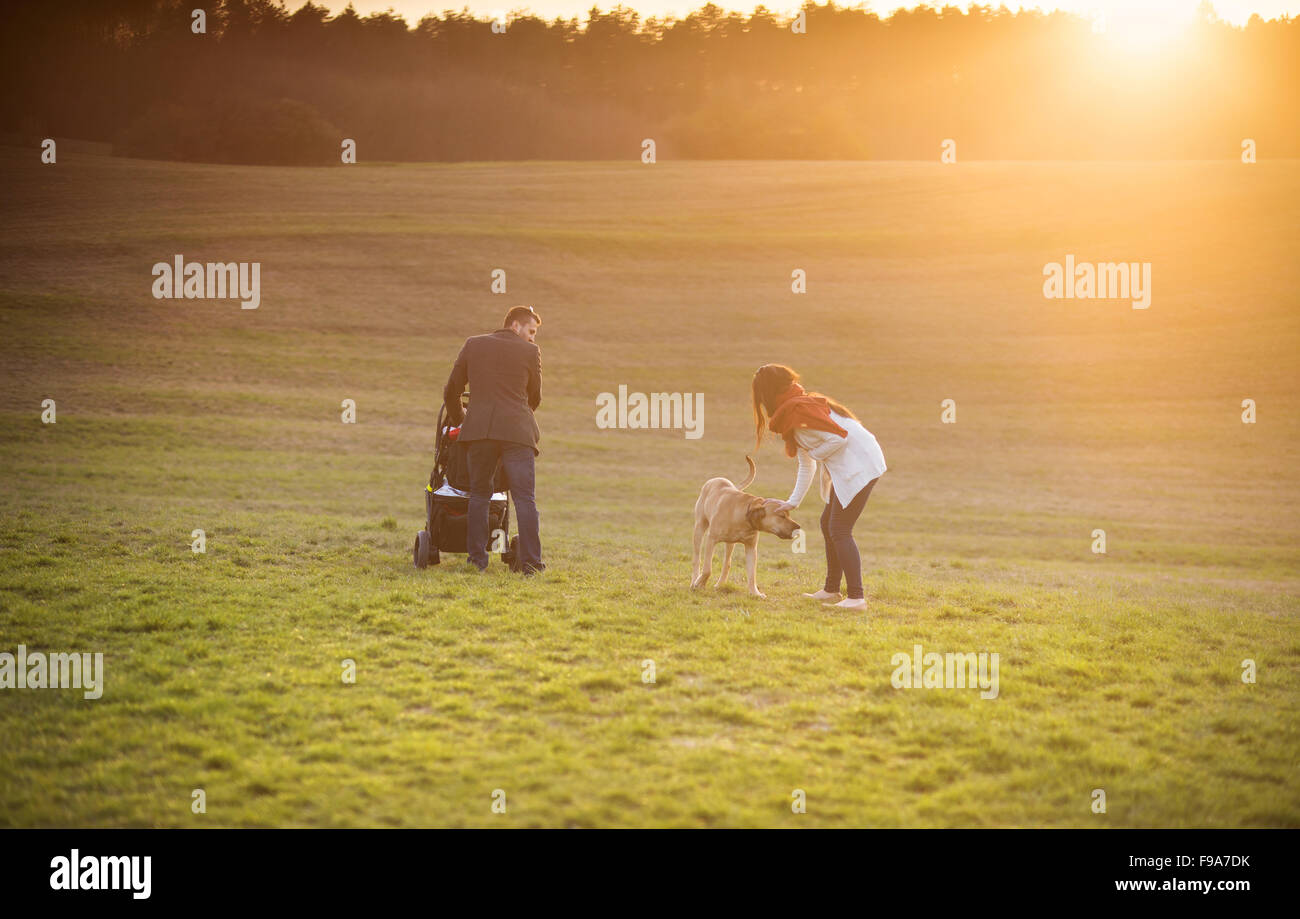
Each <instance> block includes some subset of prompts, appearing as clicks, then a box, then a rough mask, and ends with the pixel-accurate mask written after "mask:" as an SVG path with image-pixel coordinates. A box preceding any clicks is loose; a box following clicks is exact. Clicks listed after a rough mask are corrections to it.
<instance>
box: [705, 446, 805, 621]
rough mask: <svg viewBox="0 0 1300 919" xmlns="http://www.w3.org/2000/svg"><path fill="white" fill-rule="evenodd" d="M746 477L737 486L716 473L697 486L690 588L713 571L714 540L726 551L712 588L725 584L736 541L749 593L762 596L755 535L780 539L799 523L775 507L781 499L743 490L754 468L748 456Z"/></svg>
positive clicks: (707, 577)
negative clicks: (742, 556) (742, 549)
mask: <svg viewBox="0 0 1300 919" xmlns="http://www.w3.org/2000/svg"><path fill="white" fill-rule="evenodd" d="M745 462H747V463H749V478H747V479H745V481H744V482H741V483H740V487H739V488H737V487H736V486H735V485H733V484H732V482H731V480H730V479H724V478H722V477H721V476H719V477H718V478H716V479H709V480H708V481H707V482H705V483H704V486H703V487H702V488H701V489H700V497H699V498H698V499H697V500H696V502H695V558H694V559H693V560H692V561H691V589H692V590H696V589H698V588H700V587H703V586H704V585H705V584H707V583H708V581H709V577H710V575H712V574H713V549H714V547H715V546H717V544H718V543H725V544H726V550H725V551H724V553H723V556H722V575H721V576H720V577H719V578H718V583H717V584H715V585H714V586H715V587H721V586H722V585H723V584H724V583H726V580H727V575H728V574H729V573H730V572H731V550H732V549H734V548H735V546H736V543H743V544H744V546H745V569H746V570H747V571H748V572H749V592H750V593H751V594H753V595H754V596H756V597H763V598H766V596H767V595H766V594H764V593H763V592H762V591H761V590H759V589H758V534H759V533H771V534H772V535H773V536H779V537H780V538H781V539H790V538H792V537H793V536H794V531H795V530H798V529H800V526H799V524H797V523H795V522H794V521H793V520H791V519H790V512H789V511H787V510H776V509H775V508H776V506H777V505H779V504H783V503H784V502H782V501H779V500H777V499H776V498H760V497H758V496H757V495H750V494H746V493H745V489H746V488H747V487H748V486H749V483H750V482H753V481H754V476H755V475H757V473H758V470H757V468H756V467H755V466H754V461H753V460H752V459H750V458H749V457H748V456H746V457H745ZM701 545H703V547H704V552H703V562H704V564H703V567H702V568H701V565H700V559H701V553H700V547H701Z"/></svg>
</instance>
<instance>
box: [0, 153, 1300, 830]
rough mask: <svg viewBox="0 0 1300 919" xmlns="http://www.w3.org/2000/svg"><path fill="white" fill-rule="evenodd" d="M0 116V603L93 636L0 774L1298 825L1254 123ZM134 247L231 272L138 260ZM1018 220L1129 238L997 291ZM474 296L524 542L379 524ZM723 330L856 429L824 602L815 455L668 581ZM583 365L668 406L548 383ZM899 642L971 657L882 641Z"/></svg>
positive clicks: (65, 633) (416, 474)
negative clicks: (996, 136)
mask: <svg viewBox="0 0 1300 919" xmlns="http://www.w3.org/2000/svg"><path fill="white" fill-rule="evenodd" d="M0 167H2V168H4V169H5V170H6V172H7V173H8V174H9V175H10V176H11V177H12V179H13V182H12V185H13V187H12V191H11V193H10V194H8V195H6V196H5V197H4V198H3V200H0V215H2V216H3V218H4V219H3V222H2V224H0V264H3V266H4V269H3V272H2V273H0V324H2V326H3V328H4V329H5V332H4V336H3V339H0V465H2V466H3V469H4V473H3V479H2V482H3V485H2V486H0V651H10V652H12V651H14V650H15V649H16V646H17V645H18V644H20V643H22V644H25V645H26V646H27V647H28V648H29V649H33V650H49V651H74V650H75V651H100V652H103V654H104V655H105V666H106V686H105V691H104V695H103V698H101V699H99V700H95V701H90V700H85V699H83V698H82V697H81V694H80V693H79V692H73V691H66V692H63V691H34V690H33V691H22V690H17V689H11V690H0V736H3V737H4V738H5V740H4V743H3V744H0V824H3V825H15V826H83V825H90V826H236V825H257V826H280V825H329V826H340V825H347V826H372V825H378V826H605V825H617V826H646V825H654V826H954V825H955V826H1040V825H1049V826H1096V827H1107V826H1296V825H1300V784H1298V783H1297V782H1296V781H1295V777H1296V768H1297V758H1298V756H1300V728H1297V719H1296V717H1295V715H1296V710H1297V700H1298V696H1300V634H1298V633H1297V629H1296V623H1297V613H1298V612H1300V602H1298V601H1297V593H1298V591H1297V588H1298V587H1300V540H1298V539H1297V537H1298V536H1300V513H1298V510H1300V488H1298V486H1300V411H1298V410H1297V409H1298V408H1300V406H1298V404H1297V402H1298V400H1297V396H1298V395H1300V393H1298V392H1297V385H1296V384H1297V373H1296V371H1297V361H1296V354H1297V347H1298V346H1300V315H1298V314H1297V310H1296V302H1295V295H1294V291H1295V290H1296V289H1297V287H1298V286H1300V267H1297V266H1298V263H1297V260H1296V259H1295V253H1296V251H1297V248H1298V247H1297V244H1298V243H1300V229H1297V225H1296V223H1295V221H1294V213H1295V206H1296V203H1297V201H1300V164H1298V163H1296V162H1282V163H1277V162H1274V163H1269V162H1264V163H1260V164H1258V166H1256V167H1243V166H1241V165H1240V164H1236V163H1229V162H1225V163H1131V164H1126V163H1060V164H1045V163H1022V164H990V163H973V164H961V165H959V166H957V167H941V166H939V165H938V164H935V165H929V164H904V163H819V164H808V163H797V164H792V163H730V164H718V163H697V164H673V163H665V164H660V165H657V166H655V167H644V166H641V165H640V164H636V163H633V164H615V163H599V164H578V163H519V164H464V165H440V166H418V165H411V166H386V167H384V168H368V167H365V166H360V167H356V168H351V167H348V168H339V169H317V170H306V169H304V170H293V169H260V168H237V167H221V166H203V165H178V164H160V163H146V162H138V161H129V160H114V159H108V158H102V157H94V156H75V155H66V156H64V157H61V159H60V162H59V164H58V165H57V166H55V167H42V166H40V165H39V163H38V162H37V158H36V157H35V156H33V155H31V151H27V150H14V149H12V148H4V149H0ZM177 252H181V253H183V254H184V255H185V256H186V257H187V258H191V259H205V260H206V259H217V258H220V259H221V260H223V261H224V260H256V261H260V262H261V263H262V278H263V290H262V306H261V308H260V309H258V310H256V311H241V310H240V309H239V307H238V305H237V304H236V303H233V302H231V301H226V302H214V301H156V300H153V299H152V298H151V297H150V296H149V286H150V283H151V281H152V279H151V277H150V274H149V269H150V266H151V265H152V264H153V263H154V262H156V261H164V260H170V258H171V256H172V255H174V254H175V253H177ZM1066 252H1072V253H1074V254H1076V256H1077V257H1078V258H1079V259H1081V260H1084V259H1086V260H1093V261H1096V260H1109V259H1128V260H1150V261H1152V262H1153V265H1154V268H1153V276H1154V298H1153V303H1152V307H1151V309H1150V310H1148V311H1145V312H1139V311H1134V310H1131V309H1130V308H1129V306H1128V304H1127V303H1126V302H1125V303H1118V302H1107V301H1092V302H1089V301H1067V302H1064V303H1063V302H1060V301H1046V300H1044V299H1043V298H1042V296H1041V278H1042V275H1041V268H1042V265H1043V264H1044V263H1045V262H1047V261H1052V260H1058V259H1062V258H1063V257H1064V255H1065V253H1066ZM497 267H504V268H506V269H507V271H508V272H509V285H510V292H509V294H508V295H506V296H504V297H502V296H495V295H492V294H491V293H489V289H488V283H489V280H490V278H489V273H490V272H491V270H492V269H493V268H497ZM795 267H802V268H805V269H806V270H807V271H808V273H809V293H808V294H807V295H804V296H803V297H796V296H795V295H792V294H791V293H790V292H789V290H790V288H789V283H790V272H791V270H793V268H795ZM517 302H527V303H532V304H533V305H534V306H536V308H537V309H538V310H539V312H540V313H541V314H542V316H543V318H544V324H543V326H542V330H541V334H540V335H539V339H538V341H539V344H540V345H541V346H542V353H543V367H544V394H543V404H542V407H541V409H540V411H539V413H538V419H539V423H540V424H541V427H542V431H543V440H542V455H541V457H540V459H539V465H538V490H539V500H540V503H541V509H542V515H543V524H542V527H543V530H542V535H543V541H544V545H545V550H546V558H547V562H548V564H549V565H550V568H549V570H548V571H547V572H546V573H545V574H544V575H543V576H541V577H540V578H536V579H532V580H528V581H521V580H519V579H516V578H513V577H511V576H510V575H509V574H508V573H506V572H505V571H504V570H503V569H502V568H501V566H499V565H495V564H494V566H493V567H492V568H491V569H489V572H488V574H487V575H485V576H482V577H479V576H476V575H472V574H470V573H469V572H468V570H467V569H466V566H465V562H464V557H463V556H449V557H446V558H445V561H444V564H443V565H441V566H440V567H438V568H434V569H431V570H428V571H423V572H420V571H416V570H414V568H413V567H412V566H411V564H410V559H409V547H410V541H411V538H412V535H413V534H414V531H415V530H416V529H417V527H418V526H419V525H420V524H421V522H422V516H423V498H422V488H423V484H424V481H425V479H426V478H427V476H428V471H429V466H430V465H431V462H432V428H433V424H434V419H435V417H436V413H437V408H438V404H439V402H440V400H441V388H442V384H443V382H444V381H445V377H446V374H447V372H448V370H449V368H450V362H451V360H452V358H453V357H454V355H455V351H456V348H457V347H458V346H459V344H460V342H461V340H463V338H464V337H466V336H467V335H470V334H476V333H478V332H481V331H486V330H488V329H491V328H494V327H496V325H497V324H498V323H499V320H500V316H501V315H502V314H503V313H504V310H505V308H506V307H507V306H509V305H511V304H514V303H517ZM767 361H781V362H785V363H790V364H792V365H793V366H795V367H797V368H799V369H800V370H801V371H802V372H803V374H804V376H805V378H806V381H807V382H808V384H809V385H810V386H812V387H814V388H817V389H821V390H824V391H827V392H829V393H832V394H833V395H835V396H837V397H838V398H840V399H842V400H843V401H845V402H847V403H848V404H849V405H850V406H852V407H853V408H854V410H855V411H856V412H857V414H858V415H859V416H860V417H862V419H863V421H864V423H865V424H866V425H867V427H869V428H870V429H871V430H872V431H874V432H875V433H876V434H877V436H878V437H879V438H880V441H881V443H882V445H883V447H884V450H885V454H886V457H887V458H888V460H889V464H890V472H889V473H887V475H886V476H885V478H884V479H883V480H882V481H881V483H880V485H879V486H878V487H877V488H876V490H875V491H874V493H873V495H872V499H871V502H870V503H869V504H868V506H867V509H866V512H865V513H864V515H863V517H862V520H861V521H860V522H859V524H858V527H857V531H856V533H857V538H858V542H859V544H860V545H861V547H862V551H863V556H864V561H865V574H866V588H867V590H866V592H867V597H868V601H869V604H870V606H869V611H868V612H867V613H866V614H865V615H862V614H845V613H841V612H838V611H835V612H831V611H828V610H826V609H824V608H822V607H821V606H819V605H817V604H816V603H814V602H812V601H806V600H803V599H801V598H800V596H799V594H800V593H801V592H802V591H805V590H811V589H813V588H815V587H816V586H818V585H819V583H820V580H821V577H822V572H823V561H822V544H821V537H820V534H819V533H818V531H817V530H816V525H815V524H816V518H817V515H818V514H819V513H820V510H821V506H820V502H819V501H818V499H817V497H816V493H815V490H814V493H813V494H812V495H810V497H808V498H807V499H805V502H804V504H803V506H802V507H801V508H800V509H799V510H798V511H797V512H796V513H795V515H794V516H795V518H796V519H798V520H800V521H801V522H803V523H804V524H805V525H807V526H808V527H810V528H811V530H810V532H809V533H808V540H807V543H808V544H807V552H806V554H796V553H792V552H791V551H790V545H789V544H788V543H784V542H779V541H777V540H775V539H765V540H763V541H762V543H761V545H760V550H761V553H760V561H759V581H760V585H761V586H762V588H763V590H764V591H765V592H766V593H767V595H768V599H766V600H757V599H754V598H751V597H749V596H748V595H747V594H746V593H745V591H744V585H743V582H744V573H743V564H741V565H740V566H739V570H736V569H733V573H732V585H731V586H728V587H725V588H723V589H721V590H717V591H715V590H713V589H711V588H710V589H709V590H706V591H701V592H695V593H692V592H691V591H689V590H688V589H687V584H688V580H689V576H690V571H689V569H690V548H691V546H690V540H691V510H692V507H693V502H694V498H695V495H696V493H697V492H698V489H699V486H700V484H701V483H702V482H703V481H704V480H705V479H707V478H709V477H710V476H713V475H719V474H721V475H729V476H733V477H738V476H741V475H742V474H743V472H744V469H745V466H744V455H745V453H746V452H749V451H751V450H752V447H753V441H752V428H751V424H750V421H749V419H748V416H747V398H748V393H747V386H748V381H749V377H750V375H751V374H752V372H753V370H754V368H755V367H757V366H758V365H759V364H761V363H764V362H767ZM620 383H624V384H627V385H628V387H629V389H631V390H634V391H635V390H642V391H649V390H655V391H688V392H702V393H704V394H705V416H704V417H705V420H704V425H705V427H704V430H705V436H704V437H703V438H702V439H700V440H687V439H685V438H684V437H683V436H682V432H680V431H600V430H597V429H596V428H595V423H594V418H595V396H596V394H597V393H598V392H601V391H607V390H608V391H612V390H614V389H616V388H617V386H618V385H619V384H620ZM45 398H53V399H55V400H57V404H58V422H57V424H55V425H43V424H41V423H40V420H39V418H40V405H41V400H42V399H45ZM344 398H352V399H355V400H356V402H357V418H358V424H356V425H355V426H351V425H343V424H341V423H340V421H339V412H340V405H339V403H340V402H341V401H342V400H343V399H344ZM946 398H952V399H955V400H956V401H957V404H958V421H957V424H955V425H942V424H940V423H939V403H940V401H941V400H942V399H946ZM1243 398H1253V399H1255V400H1256V402H1257V403H1258V406H1259V422H1258V423H1257V424H1255V425H1243V424H1241V422H1240V411H1241V409H1240V402H1241V400H1242V399H1243ZM757 458H758V461H759V478H758V480H757V482H756V483H755V485H754V487H753V489H752V490H754V491H756V492H759V493H763V494H767V495H775V496H779V497H784V496H785V495H786V494H788V492H789V489H790V486H791V483H792V481H793V478H794V464H793V463H792V462H791V461H789V460H787V459H785V458H784V456H783V455H782V454H781V452H780V451H779V450H778V449H777V448H776V447H775V446H774V445H772V444H771V443H769V444H768V445H766V446H765V447H764V448H763V449H762V451H760V452H759V454H758V455H757ZM195 528H201V529H204V530H205V531H206V533H207V539H208V544H207V552H206V553H205V554H201V555H200V554H195V553H193V552H191V551H190V533H191V531H192V530H193V529H195ZM1095 528H1101V529H1104V530H1105V531H1106V534H1107V543H1108V546H1107V548H1108V551H1107V554H1106V555H1104V556H1102V555H1095V554H1093V553H1092V552H1091V551H1090V546H1091V542H1092V538H1091V533H1092V531H1093V529H1095ZM718 568H719V562H715V566H714V571H715V577H716V573H717V571H718ZM915 644H921V645H922V646H923V647H924V649H925V650H926V651H938V652H945V651H952V652H967V651H975V652H979V651H989V652H997V653H998V654H999V656H1000V687H999V688H1000V692H999V695H998V698H997V699H995V700H981V699H980V697H979V693H978V691H973V690H911V691H907V690H897V689H894V688H893V686H892V685H891V683H890V675H891V673H892V672H893V670H894V667H893V666H892V665H891V657H892V656H893V655H894V654H896V653H898V652H910V651H911V649H912V647H913V646H914V645H915ZM1247 658H1249V659H1252V660H1254V661H1256V663H1257V666H1258V681H1257V682H1256V683H1255V684H1253V685H1252V684H1245V683H1243V682H1242V681H1241V678H1240V676H1241V672H1242V661H1243V660H1244V659H1247ZM345 659H351V660H353V661H355V663H356V674H357V678H356V682H355V684H347V683H344V682H343V680H342V679H341V674H342V668H343V664H342V662H343V661H344V660H345ZM645 661H653V662H654V669H655V676H656V681H655V682H654V683H653V684H648V683H645V682H643V680H642V675H643V667H644V662H645ZM197 788H202V789H204V790H205V792H206V795H207V812H206V813H205V814H194V813H192V812H191V808H190V804H191V792H192V791H193V790H194V789H197ZM1096 788H1102V789H1104V790H1105V791H1106V795H1107V812H1106V813H1105V814H1094V813H1093V812H1092V810H1091V806H1090V805H1091V803H1092V797H1091V795H1092V791H1093V789H1096ZM494 789H502V790H504V791H505V793H506V799H507V805H508V806H507V811H506V813H504V814H496V813H493V812H492V810H491V804H492V793H493V790H494ZM795 789H802V790H803V791H804V792H806V795H807V812H806V813H804V814H796V813H793V812H792V810H791V806H790V805H791V800H792V798H791V795H792V792H793V791H794V790H795Z"/></svg>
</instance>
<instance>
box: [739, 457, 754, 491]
mask: <svg viewBox="0 0 1300 919" xmlns="http://www.w3.org/2000/svg"><path fill="white" fill-rule="evenodd" d="M745 462H747V463H749V478H747V479H745V481H743V482H741V483H740V490H741V491H744V490H745V489H746V488H748V487H749V483H750V482H752V481H754V477H755V476H757V475H758V467H757V466H755V465H754V461H753V460H752V459H750V458H749V457H748V456H746V457H745Z"/></svg>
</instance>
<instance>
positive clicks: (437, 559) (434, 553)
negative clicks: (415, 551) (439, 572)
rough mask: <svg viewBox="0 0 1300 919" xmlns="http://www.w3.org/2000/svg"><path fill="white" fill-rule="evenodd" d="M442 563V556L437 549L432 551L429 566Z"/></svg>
mask: <svg viewBox="0 0 1300 919" xmlns="http://www.w3.org/2000/svg"><path fill="white" fill-rule="evenodd" d="M440 561H442V556H441V555H439V554H438V550H437V549H433V550H431V551H430V552H429V564H430V565H436V564H438V562H440Z"/></svg>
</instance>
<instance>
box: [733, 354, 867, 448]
mask: <svg viewBox="0 0 1300 919" xmlns="http://www.w3.org/2000/svg"><path fill="white" fill-rule="evenodd" d="M798 382H799V374H797V373H795V372H794V370H792V369H791V368H789V367H787V366H785V364H764V365H763V366H762V367H759V368H758V369H757V370H755V371H754V381H753V382H752V383H751V384H750V387H749V388H750V392H751V394H752V395H753V397H754V449H755V450H757V449H758V448H759V447H760V446H762V444H763V435H764V433H766V431H767V419H768V418H770V417H771V416H772V413H773V412H774V411H775V410H776V405H775V403H776V400H777V397H779V396H780V395H781V394H782V393H784V392H785V391H786V390H787V389H789V388H790V384H791V383H798ZM807 395H810V396H822V398H824V399H825V400H826V401H827V402H829V403H830V405H831V410H832V411H834V412H835V413H836V414H839V415H843V416H844V417H845V418H852V419H854V420H857V417H858V416H857V415H855V414H853V413H852V412H851V411H849V410H848V408H847V407H845V406H844V405H842V404H841V403H839V402H836V401H835V400H834V399H832V398H831V397H830V396H825V395H823V394H822V393H819V392H810V393H808V394H807Z"/></svg>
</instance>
